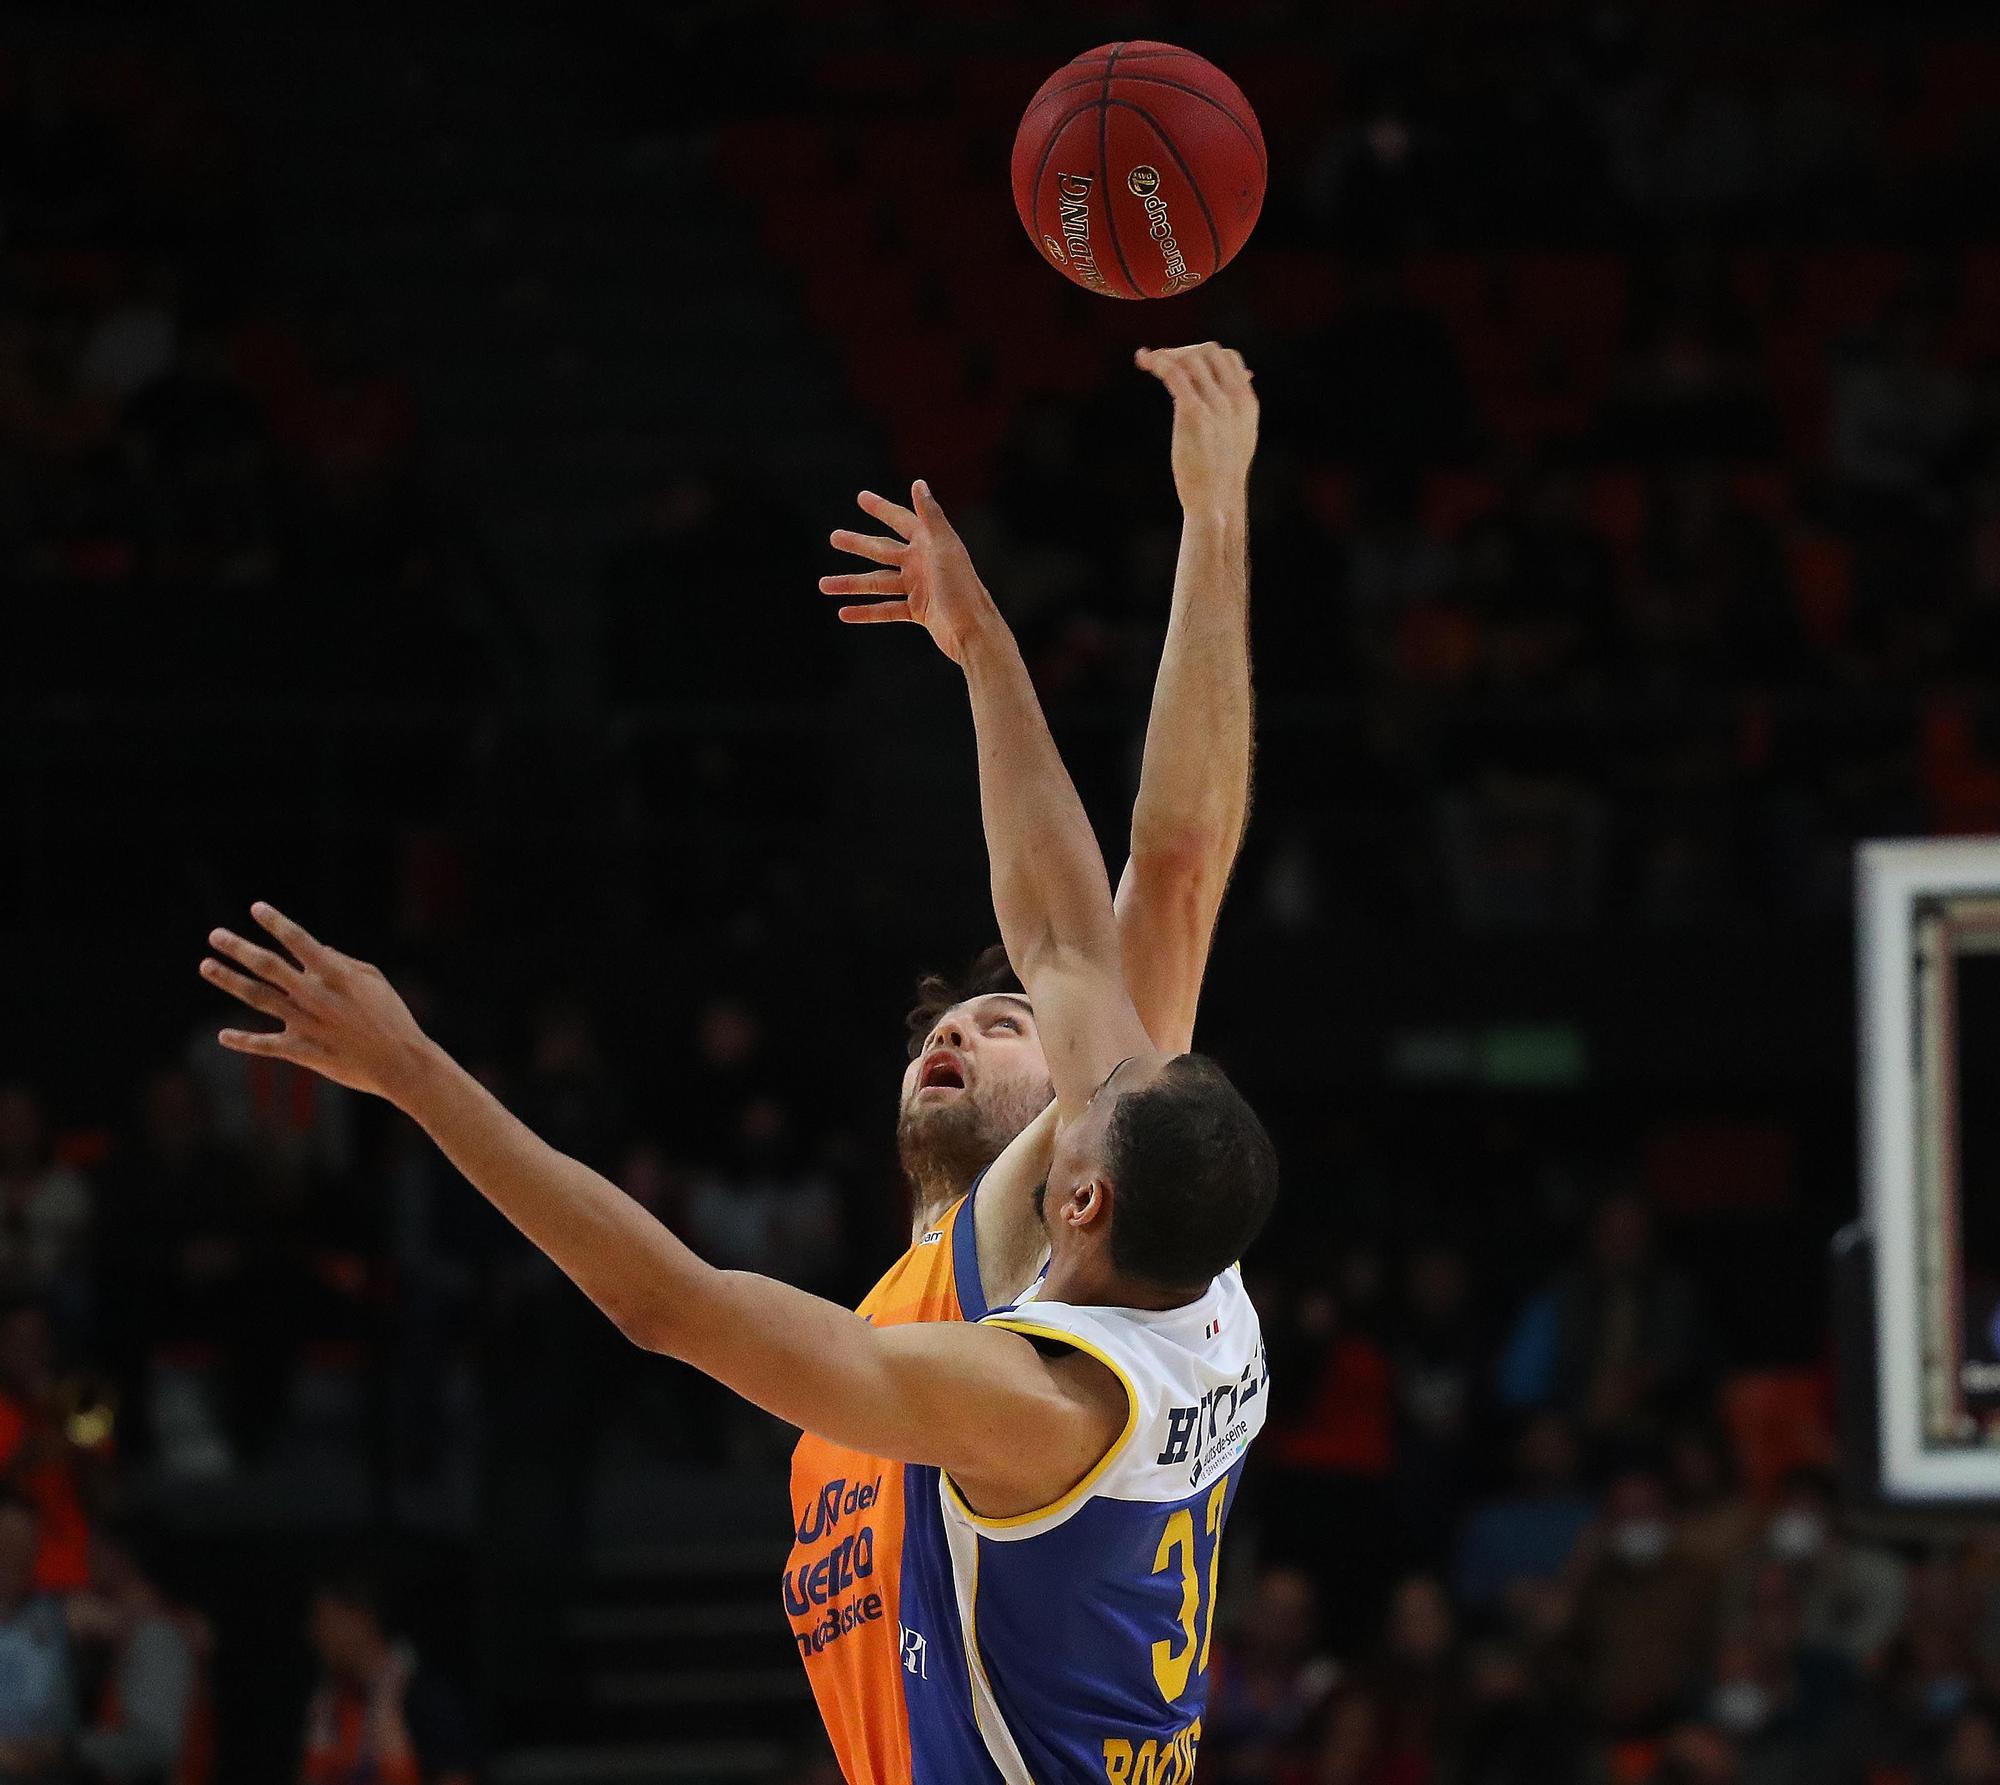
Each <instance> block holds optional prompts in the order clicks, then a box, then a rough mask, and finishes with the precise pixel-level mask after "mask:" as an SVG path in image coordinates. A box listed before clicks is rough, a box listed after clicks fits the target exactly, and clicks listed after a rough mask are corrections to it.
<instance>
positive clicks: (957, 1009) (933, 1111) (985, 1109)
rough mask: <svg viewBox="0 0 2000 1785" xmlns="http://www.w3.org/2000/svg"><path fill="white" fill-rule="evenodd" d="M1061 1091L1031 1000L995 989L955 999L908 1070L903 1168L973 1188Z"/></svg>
mask: <svg viewBox="0 0 2000 1785" xmlns="http://www.w3.org/2000/svg"><path fill="white" fill-rule="evenodd" d="M1054 1094H1055V1093H1054V1089H1053V1087H1052V1086H1051V1085H1050V1084H1049V1065H1048V1061H1047V1060H1046V1059H1045V1058H1043V1055H1042V1038H1041V1035H1040V1034H1039V1033H1038V1031H1037V1030H1036V1028H1035V1013H1034V1008H1033V1006H1032V1005H1030V1004H1029V1002H1028V1000H1027V999H1025V998H1023V997H1022V996H1021V995H1020V994H1019V993H1018V992H992V993H989V994H988V995H986V996H985V997H981V998H968V999H967V1000H966V1001H965V1002H964V1003H963V1004H955V1005H953V1006H952V1008H951V1009H950V1010H947V1011H946V1012H945V1013H944V1015H943V1016H941V1017H939V1018H938V1020H937V1021H936V1022H935V1023H933V1024H932V1025H931V1031H930V1033H929V1034H928V1035H926V1036H925V1037H924V1042H923V1046H922V1047H921V1048H919V1049H918V1050H917V1056H916V1058H915V1059H913V1060H912V1061H911V1062H910V1063H909V1065H908V1066H907V1067H906V1068H905V1069H904V1072H903V1100H902V1109H901V1115H900V1118H899V1120H898V1122H897V1124H896V1145H897V1150H898V1151H899V1152H900V1153H901V1155H902V1159H903V1165H904V1167H905V1169H906V1170H908V1171H910V1173H911V1175H912V1176H913V1177H923V1176H932V1175H936V1174H937V1173H939V1172H942V1173H943V1174H944V1175H947V1176H949V1177H951V1178H953V1179H954V1180H956V1181H957V1182H958V1183H959V1184H960V1186H961V1188H963V1187H967V1186H969V1185H970V1184H971V1182H972V1179H973V1178H974V1176H975V1175H977V1174H978V1173H979V1172H980V1171H982V1170H984V1169H985V1167H987V1166H989V1165H991V1164H992V1163H993V1161H994V1160H995V1159H997V1158H999V1157H1000V1154H1001V1152H1002V1151H1003V1150H1004V1149H1005V1147H1006V1145H1007V1143H1008V1142H1009V1141H1010V1140H1012V1139H1013V1138H1014V1136H1015V1135H1017V1134H1019V1133H1020V1132H1021V1130H1022V1129H1023V1128H1025V1127H1027V1125H1028V1124H1029V1123H1030V1122H1032V1121H1033V1120H1034V1119H1035V1117H1037V1116H1038V1115H1040V1114H1041V1113H1042V1111H1043V1110H1044V1109H1045V1108H1047V1107H1048V1102H1049V1099H1050V1098H1051V1097H1052V1096H1053V1095H1054Z"/></svg>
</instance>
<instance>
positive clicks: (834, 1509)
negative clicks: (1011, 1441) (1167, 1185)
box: [784, 1186, 986, 1785]
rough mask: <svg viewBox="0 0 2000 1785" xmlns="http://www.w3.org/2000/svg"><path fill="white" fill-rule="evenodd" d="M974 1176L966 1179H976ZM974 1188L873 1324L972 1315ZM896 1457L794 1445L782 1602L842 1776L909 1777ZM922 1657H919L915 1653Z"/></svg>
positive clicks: (916, 1250)
mask: <svg viewBox="0 0 2000 1785" xmlns="http://www.w3.org/2000/svg"><path fill="white" fill-rule="evenodd" d="M976 1188H977V1186H975V1189H976ZM973 1236H974V1227H973V1220H972V1200H971V1198H970V1197H961V1198H960V1199H959V1200H958V1201H957V1202H955V1203H953V1204H952V1206H951V1207H950V1208H949V1209H948V1210H946V1212H945V1214H944V1215H943V1217H942V1218H941V1219H940V1220H939V1221H938V1223H937V1225H936V1226H935V1227H931V1228H928V1229H926V1230H925V1231H924V1232H923V1233H922V1234H921V1235H919V1236H918V1238H917V1241H916V1243H915V1244H914V1245H913V1246H911V1248H910V1249H909V1250H908V1251H907V1252H905V1253H904V1254H903V1256H902V1257H901V1258H899V1259H898V1260H897V1261H896V1263H895V1264H894V1265H893V1266H891V1267H890V1269H889V1272H888V1274H887V1275H886V1276H885V1277H883V1279H882V1280H881V1282H879V1283H877V1284H876V1285H875V1287H874V1288H873V1289H871V1290H870V1291H869V1292H868V1296H867V1299H866V1300H864V1301H863V1302H862V1304H861V1306H860V1309H859V1310H858V1311H859V1312H860V1313H861V1315H862V1316H863V1317H864V1318H865V1319H868V1320H871V1321H873V1322H874V1323H875V1324H876V1325H877V1326H907V1325H912V1324H914V1323H916V1322H918V1321H926V1320H966V1319H973V1320H977V1319H981V1318H983V1317H984V1315H985V1313H986V1304H985V1299H984V1297H983V1295H982V1293H981V1290H980V1285H979V1251H978V1246H977V1244H976V1242H975V1240H974V1237H973ZM903 1482H904V1469H903V1465H902V1464H901V1463H893V1462H889V1461H886V1460H885V1459H883V1458H881V1457H871V1456H868V1455H865V1454H864V1453H863V1452H861V1451H858V1450H849V1449H847V1448H845V1447H844V1446H842V1445H838V1444H829V1443H828V1442H827V1441H826V1440H825V1439H824V1438H817V1437H815V1436H814V1435H813V1434H812V1433H810V1432H808V1433H806V1434H805V1435H804V1436H803V1437H801V1438H800V1439H799V1444H798V1448H797V1449H796V1450H795V1451H793V1452H792V1535H793V1544H792V1553H791V1559H790V1560H789V1562H787V1564H786V1567H785V1581H784V1593H785V1612H786V1615H787V1616H788V1617H789V1618H790V1619H791V1625H792V1637H793V1640H794V1641H795V1642H796V1643H797V1644H798V1649H799V1657H800V1659H801V1660H803V1661H804V1662H805V1665H806V1673H807V1675H808V1677H809V1678H810V1679H811V1681H812V1689H813V1696H814V1697H815V1698H816V1699H817V1700H818V1701H819V1714H820V1717H821V1719H822V1720H823V1721H824V1722H825V1724H826V1732H827V1735H828V1737H829V1738H830V1739H831V1740H832V1742H833V1749H834V1753H835V1754H836V1755H837V1756H838V1757H839V1760H840V1767H841V1771H842V1772H843V1773H844V1774H845V1775H846V1777H847V1779H848V1780H849V1782H850V1785H910V1780H911V1772H910V1725H909V1717H908V1713H907V1711H906V1709H905V1706H904V1701H903V1680H902V1675H903V1671H904V1669H905V1668H906V1667H907V1666H908V1665H909V1664H910V1661H911V1655H910V1652H909V1641H910V1639H909V1637H908V1636H907V1635H906V1633H905V1631H904V1629H903V1623H902V1618H901V1616H900V1613H901V1610H902V1591H901V1588H902V1562H903ZM918 1659H919V1661H921V1657H918Z"/></svg>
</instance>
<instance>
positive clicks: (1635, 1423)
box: [1501, 1190, 1711, 1439]
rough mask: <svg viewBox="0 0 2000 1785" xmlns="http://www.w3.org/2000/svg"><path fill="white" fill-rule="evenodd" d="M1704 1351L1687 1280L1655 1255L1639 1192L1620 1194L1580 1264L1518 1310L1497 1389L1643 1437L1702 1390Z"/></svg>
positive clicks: (1603, 1429)
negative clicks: (1678, 1406) (1674, 1406)
mask: <svg viewBox="0 0 2000 1785" xmlns="http://www.w3.org/2000/svg"><path fill="white" fill-rule="evenodd" d="M1710 1351H1711V1339H1710V1335H1709V1331H1708V1327H1707V1323H1706V1320H1705V1319H1704V1317H1703V1314H1702V1309H1701V1304H1700V1299H1699V1297H1698V1296H1697V1294H1696V1291H1695V1287H1694V1284H1693V1283H1692V1282H1691V1281H1690V1280H1689V1278H1688V1277H1687V1276H1686V1275H1685V1273H1683V1272H1682V1271H1680V1270H1678V1269H1677V1268H1675V1267H1674V1266H1673V1265H1672V1264H1670V1263H1668V1262H1667V1261H1666V1260H1665V1259H1663V1258H1662V1257H1661V1256H1660V1255H1659V1251H1658V1248H1657V1246H1656V1244H1655V1240H1654V1234H1653V1215H1652V1210H1651V1208H1650V1207H1649V1206H1648V1204H1647V1202H1646V1200H1645V1198H1644V1197H1643V1196H1642V1195H1640V1194H1639V1193H1638V1192H1637V1191H1633V1190H1621V1191H1619V1192H1617V1193H1616V1194H1614V1195H1612V1196H1609V1197H1607V1198H1606V1199H1605V1200H1604V1202H1603V1203H1602V1204H1601V1205H1600V1206H1599V1208H1598V1210H1597V1212H1596V1215H1595V1216H1594V1217H1593V1219H1592V1222H1591V1235H1590V1249H1589V1251H1588V1253H1587V1254H1586V1256H1585V1257H1584V1258H1583V1260H1582V1261H1581V1262H1579V1263H1578V1264H1577V1265H1575V1266H1574V1267H1573V1268H1572V1269H1571V1270H1570V1271H1569V1272H1568V1273H1567V1274H1565V1275H1564V1276H1563V1277H1561V1278H1560V1279H1558V1280H1557V1282H1555V1283H1554V1284H1553V1285H1551V1286H1550V1287H1549V1288H1548V1289H1547V1290H1545V1291H1544V1292H1543V1293H1542V1294H1541V1295H1539V1296H1537V1297H1536V1298H1535V1299H1534V1300H1532V1301H1531V1302H1529V1304H1528V1305H1527V1307H1526V1308H1524V1309H1523V1310H1522V1313H1521V1316H1520V1319H1519V1320H1518V1321H1517V1322H1516V1324H1515V1328H1514V1333H1513V1336H1512V1337H1511V1339H1510V1340H1509V1341H1508V1346H1507V1354H1506V1356H1505V1358H1504V1359H1503V1361H1502V1364H1501V1381H1502V1394H1503V1398H1504V1399H1506V1400H1507V1401H1508V1402H1510V1403H1511V1404H1512V1405H1515V1406H1538V1405H1545V1404H1553V1405H1555V1406H1558V1407H1561V1408H1563V1409H1564V1410H1565V1411H1567V1412H1568V1413H1570V1414H1571V1415H1572V1416H1573V1417H1574V1418H1575V1419H1576V1420H1578V1421H1579V1422H1580V1424H1581V1426H1582V1428H1583V1429H1584V1430H1585V1431H1586V1432H1587V1433H1589V1434H1591V1435H1592V1436H1594V1437H1598V1438H1604V1439H1622V1438H1631V1437H1634V1436H1643V1435H1645V1434H1647V1433H1649V1432H1651V1431H1654V1430H1656V1429H1657V1428H1658V1426H1659V1423H1660V1417H1661V1415H1662V1413H1663V1412H1664V1411H1666V1410H1667V1409H1669V1408H1671V1407H1672V1406H1673V1405H1674V1404H1675V1403H1676V1402H1682V1401H1685V1400H1687V1399H1689V1398H1690V1397H1692V1396H1693V1395H1694V1394H1695V1393H1696V1391H1697V1390H1698V1389H1699V1388H1701V1386H1702V1385H1703V1383H1704V1381H1705V1378H1706V1376H1707V1374H1708V1372H1709V1369H1710Z"/></svg>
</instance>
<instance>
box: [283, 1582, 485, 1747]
mask: <svg viewBox="0 0 2000 1785" xmlns="http://www.w3.org/2000/svg"><path fill="white" fill-rule="evenodd" d="M307 1632H308V1635H309V1636H310V1639H311V1642H312V1647H313V1652H314V1653H315V1654H316V1655H317V1656H318V1657H319V1662H320V1667H321V1669H322V1678H321V1681H320V1684H319V1686H318V1688H317V1689H316V1690H315V1692H314V1693H313V1696H312V1702H311V1703H310V1705H308V1707H307V1710H306V1729H305V1750H304V1756H303V1759H302V1761H301V1763H300V1767H299V1785H472V1778H473V1757H472V1741H471V1735H470V1731H469V1729H468V1727H467V1724H466V1720H465V1714H464V1711H463V1710H462V1708H461V1706H460V1704H459V1700H458V1696H457V1694H456V1693H455V1692H453V1690H452V1689H451V1687H450V1686H449V1685H447V1684H446V1683H445V1682H444V1680H442V1679H441V1678H440V1677H439V1676H438V1675H437V1674H435V1673H433V1672H432V1671H431V1670H430V1669H429V1668H428V1667H425V1666H424V1665H422V1664H421V1663H420V1662H419V1661H418V1659H417V1653H416V1650H415V1649H414V1647H412V1645H411V1644H410V1643H408V1642H407V1641H404V1640H402V1639H400V1638H397V1637H395V1636H392V1635H391V1634H390V1631H389V1627H388V1625H387V1624H386V1623H385V1622H384V1617H383V1610H382V1599H381V1593H380V1589H379V1588H378V1587H377V1586H376V1585H375V1583H374V1582H373V1581H372V1580H369V1579H367V1578H365V1577H363V1576H359V1575H343V1576H339V1577H337V1578H332V1579H329V1580H326V1581H324V1582H322V1583H321V1584H320V1585H319V1586H318V1587H317V1588H316V1589H315V1590H314V1592H313V1597H312V1610H311V1614H310V1617H309V1619H308V1623H307Z"/></svg>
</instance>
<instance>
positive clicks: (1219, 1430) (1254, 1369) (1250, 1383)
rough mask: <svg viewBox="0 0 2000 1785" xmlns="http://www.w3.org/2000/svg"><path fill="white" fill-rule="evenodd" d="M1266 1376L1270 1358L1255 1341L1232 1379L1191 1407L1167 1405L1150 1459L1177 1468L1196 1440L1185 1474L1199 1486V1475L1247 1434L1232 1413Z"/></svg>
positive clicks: (1263, 1383) (1259, 1387) (1262, 1385)
mask: <svg viewBox="0 0 2000 1785" xmlns="http://www.w3.org/2000/svg"><path fill="white" fill-rule="evenodd" d="M1270 1380H1271V1364H1270V1359H1269V1357H1268V1356H1267V1355H1266V1354H1265V1351H1264V1347H1263V1346H1262V1345H1259V1346H1258V1347H1257V1355H1256V1356H1255V1357H1253V1358H1252V1359H1251V1360H1250V1361H1249V1362H1248V1363H1247V1364H1245V1365H1244V1366H1243V1374H1242V1375H1241V1376H1239V1377H1238V1378H1237V1379H1236V1380H1235V1381H1234V1382H1225V1383H1224V1384H1223V1385H1222V1386H1221V1387H1220V1388H1212V1389H1210V1390H1209V1391H1208V1393H1207V1394H1205V1395H1203V1396H1202V1397H1201V1399H1200V1401H1198V1402H1197V1403H1196V1404H1195V1405H1194V1406H1192V1407H1169V1408H1168V1409H1167V1437H1166V1442H1165V1444H1163V1445H1162V1446H1161V1448H1160V1454H1159V1455H1158V1456H1157V1457H1155V1458H1154V1459H1153V1460H1154V1461H1155V1462H1156V1463H1158V1464H1159V1465H1160V1467H1161V1468H1163V1469H1173V1468H1178V1467H1179V1466H1180V1465H1181V1464H1183V1463H1185V1462H1186V1461H1187V1460H1188V1454H1189V1452H1190V1451H1192V1450H1193V1449H1194V1447H1195V1445H1196V1444H1197V1443H1199V1444H1200V1445H1201V1446H1202V1450H1201V1460H1200V1461H1199V1462H1198V1463H1196V1465H1195V1467H1194V1472H1193V1474H1192V1475H1191V1476H1190V1478H1189V1480H1190V1485H1193V1486H1199V1485H1200V1483H1201V1478H1202V1477H1203V1476H1204V1475H1206V1474H1207V1473H1208V1472H1209V1471H1210V1469H1211V1468H1213V1467H1214V1465H1215V1464H1216V1463H1218V1462H1219V1461H1221V1460H1222V1458H1223V1457H1224V1456H1225V1455H1233V1454H1234V1452H1235V1449H1236V1448H1237V1447H1238V1446H1240V1445H1241V1443H1242V1442H1243V1441H1244V1439H1245V1438H1246V1437H1247V1436H1248V1425H1247V1422H1239V1421H1238V1420H1237V1417H1236V1416H1237V1414H1239V1413H1240V1412H1242V1410H1243V1409H1244V1408H1245V1407H1247V1406H1249V1404H1250V1403H1251V1402H1252V1401H1254V1400H1255V1399H1256V1398H1257V1397H1258V1396H1259V1395H1260V1394H1262V1393H1263V1392H1264V1389H1265V1387H1266V1386H1267V1385H1268V1384H1269V1382H1270Z"/></svg>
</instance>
